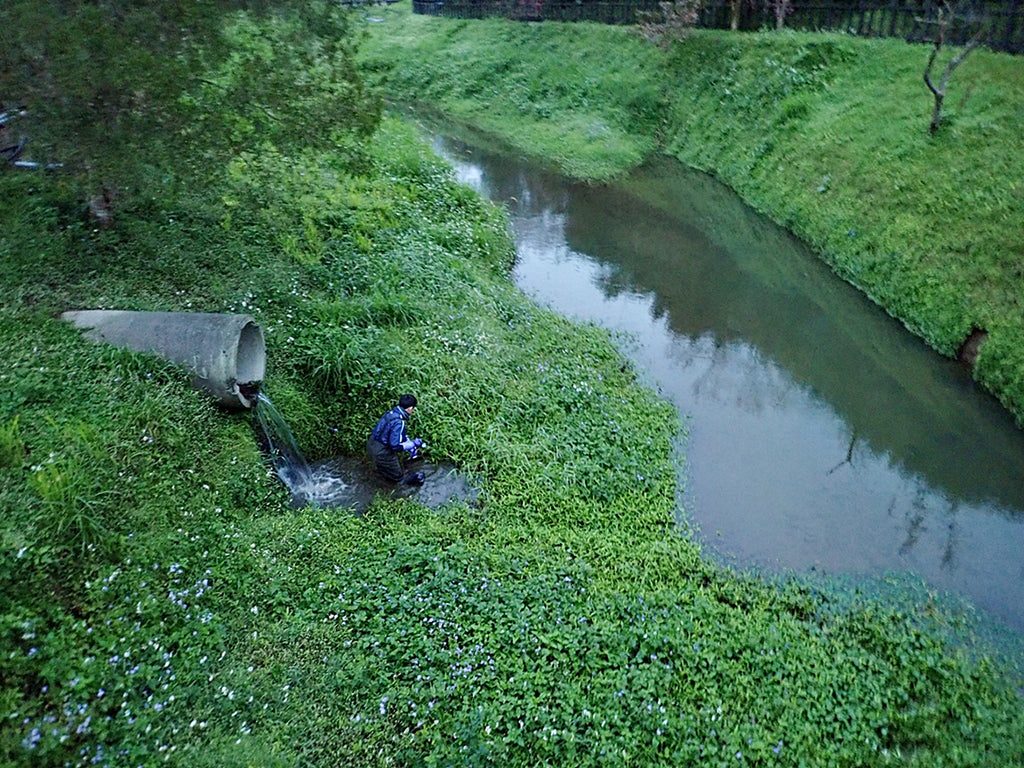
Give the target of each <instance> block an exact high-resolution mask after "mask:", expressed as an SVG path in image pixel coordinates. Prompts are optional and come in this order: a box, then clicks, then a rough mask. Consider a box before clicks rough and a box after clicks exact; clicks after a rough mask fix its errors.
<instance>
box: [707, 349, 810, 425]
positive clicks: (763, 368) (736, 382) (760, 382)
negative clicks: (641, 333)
mask: <svg viewBox="0 0 1024 768" xmlns="http://www.w3.org/2000/svg"><path fill="white" fill-rule="evenodd" d="M689 349H690V350H691V351H692V354H690V355H688V357H689V359H690V360H692V361H693V362H694V364H696V365H703V366H704V371H703V372H702V373H700V374H699V375H698V376H697V377H696V379H695V380H694V383H693V386H692V392H693V395H694V397H699V398H703V399H707V400H710V401H713V402H721V401H723V400H724V399H725V398H729V399H730V405H732V406H733V407H736V408H739V409H740V410H742V411H745V412H747V413H761V412H762V411H764V410H766V409H775V408H778V407H779V406H780V405H782V404H783V403H785V401H786V400H787V398H788V396H789V394H790V393H791V392H793V391H794V390H795V389H796V388H797V387H796V384H795V383H794V382H793V380H792V379H791V378H790V377H789V376H787V375H786V374H785V371H782V370H780V369H779V368H778V366H776V365H773V364H772V363H770V362H768V361H765V360H764V359H763V358H762V357H761V354H760V352H758V350H756V349H754V348H753V347H749V346H747V345H745V344H722V343H719V342H718V341H716V340H715V339H714V337H712V336H711V335H710V334H705V335H704V336H701V337H700V338H699V339H695V340H694V341H693V342H692V343H691V344H690V346H689Z"/></svg>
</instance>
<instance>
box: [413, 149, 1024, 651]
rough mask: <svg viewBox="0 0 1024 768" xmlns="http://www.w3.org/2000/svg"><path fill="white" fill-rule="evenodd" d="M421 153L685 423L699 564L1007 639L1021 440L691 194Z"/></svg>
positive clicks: (955, 379)
mask: <svg viewBox="0 0 1024 768" xmlns="http://www.w3.org/2000/svg"><path fill="white" fill-rule="evenodd" d="M446 131H447V129H445V132H446ZM441 133H442V131H438V130H436V129H428V134H429V138H430V141H432V143H433V146H434V148H435V151H436V152H437V153H438V154H439V155H441V156H442V157H444V158H446V159H447V160H448V161H449V162H451V163H452V165H453V166H454V168H455V172H456V175H457V177H458V179H459V180H460V181H462V182H463V183H465V184H468V185H470V186H472V187H474V188H475V189H477V190H478V191H480V192H481V193H483V194H484V195H486V196H487V197H489V198H491V199H493V200H495V201H498V202H501V203H503V204H504V205H505V206H506V208H507V209H508V211H509V214H510V216H511V222H512V229H513V234H514V238H515V243H516V250H517V262H516V265H515V270H514V278H515V281H516V283H517V284H518V286H519V287H520V288H521V289H522V290H523V291H525V292H526V293H527V294H529V295H530V296H532V297H534V299H535V300H536V301H537V302H539V303H541V304H543V305H546V306H549V307H550V308H552V309H554V310H556V311H558V312H560V313H562V314H565V315H567V316H570V317H573V318H576V319H580V320H585V321H591V322H595V323H597V324H598V325H601V326H603V327H605V328H607V329H609V330H611V331H613V332H615V333H616V335H617V337H618V338H619V341H620V342H621V346H622V349H623V351H624V352H625V353H626V354H627V356H628V357H629V358H631V360H632V361H633V362H634V364H635V365H636V366H637V368H638V369H639V370H640V371H641V372H642V373H643V375H644V376H645V377H646V379H647V380H648V381H649V382H650V383H651V385H652V386H655V387H656V388H657V389H658V390H659V391H660V392H661V393H662V394H663V395H664V397H666V398H667V399H668V400H670V401H671V402H672V403H673V404H674V405H675V406H676V407H677V408H678V410H679V411H680V413H681V414H682V415H683V417H684V418H685V420H686V422H687V424H688V433H689V434H688V437H687V438H686V441H685V446H684V453H685V457H686V468H685V476H684V478H683V481H684V485H685V489H686V490H685V502H684V504H683V506H684V510H683V514H684V515H685V516H686V518H687V519H688V522H689V523H690V525H691V526H692V527H693V528H694V529H695V531H696V535H697V536H698V538H700V539H701V540H702V541H703V542H704V543H705V544H706V546H707V547H709V548H710V549H711V551H712V552H714V553H717V555H718V556H720V557H721V558H723V559H725V560H727V561H728V562H730V563H732V564H734V565H737V566H739V567H751V568H755V569H757V570H760V571H762V572H773V573H787V572H794V571H795V572H804V573H806V572H809V571H818V572H824V573H827V574H848V575H854V576H858V575H861V576H867V577H876V578H877V577H880V576H884V575H885V574H901V575H909V576H910V577H911V578H913V579H917V578H920V579H922V580H923V582H924V584H925V585H926V587H927V588H928V589H934V590H936V591H938V592H940V593H948V594H951V595H955V596H958V597H959V598H962V599H963V600H965V601H968V604H969V605H970V606H976V607H977V610H978V611H979V612H980V613H982V614H983V615H986V616H988V617H992V618H993V619H994V620H995V621H996V622H998V623H1000V624H1002V625H1004V626H1005V627H1008V628H1009V629H1010V631H1011V632H1013V633H1015V634H1024V432H1022V431H1021V430H1019V429H1018V428H1017V427H1016V426H1015V425H1014V423H1013V420H1012V419H1011V418H1010V416H1009V415H1008V414H1007V413H1006V412H1005V411H1004V410H1003V409H1002V408H1001V406H1000V405H999V404H998V403H997V402H996V401H995V399H994V398H992V397H990V396H989V395H987V394H985V393H984V392H982V391H981V390H980V388H979V387H977V386H976V385H975V384H974V382H973V381H972V380H971V377H970V374H969V372H968V371H966V370H965V369H964V368H963V367H961V366H960V365H959V364H958V363H956V362H955V361H951V360H946V359H944V358H942V357H940V356H939V355H937V354H935V353H934V352H932V351H930V350H929V349H927V348H926V347H925V346H924V345H923V344H922V343H921V342H920V341H919V340H918V339H916V338H915V337H913V336H912V335H911V334H910V333H908V332H907V331H906V330H905V329H904V328H903V327H902V326H901V325H899V324H898V323H897V322H895V321H894V320H893V319H892V318H890V317H888V316H887V315H886V314H885V313H884V312H882V311H881V310H880V309H879V308H878V307H876V306H875V305H873V304H871V303H870V302H869V301H868V300H867V299H866V298H865V297H864V296H863V295H862V294H860V293H859V292H858V291H856V290H854V289H853V288H852V287H851V286H849V285H847V284H846V283H844V282H843V281H841V280H840V279H838V278H837V277H836V276H835V275H834V274H833V273H832V272H831V271H830V270H829V269H828V268H827V267H825V266H824V265H823V264H822V262H821V261H820V260H819V259H818V258H816V257H815V255H814V254H813V253H811V252H810V250H809V249H808V248H807V247H806V246H805V245H804V244H802V243H801V242H800V241H798V240H796V239H795V238H793V237H792V236H791V235H789V234H788V233H787V232H786V231H784V230H782V229H781V228H779V227H777V226H775V225H773V224H772V223H771V222H770V221H769V220H767V219H766V218H765V217H763V216H761V215H759V214H757V213H756V212H755V211H753V210H751V209H750V208H749V207H747V206H746V205H745V204H744V203H743V202H742V201H741V200H740V199H739V198H738V197H737V196H736V195H735V194H733V193H732V192H731V191H730V190H729V189H727V188H726V187H724V186H723V185H721V184H719V183H717V182H716V181H715V180H714V179H712V178H710V177H708V176H706V175H703V174H699V173H696V172H692V171H690V170H688V169H686V168H685V167H683V166H682V165H680V164H678V163H675V162H672V161H668V160H662V161H658V162H655V163H653V164H651V165H648V166H646V167H644V168H642V169H640V170H638V171H637V172H636V173H634V174H633V175H632V176H630V177H629V178H628V179H625V180H623V181H622V182H617V183H615V184H614V185H584V184H578V183H573V182H571V181H569V180H567V179H565V178H563V177H561V176H559V175H558V174H555V173H551V172H549V171H546V170H544V169H543V168H541V167H539V166H537V165H534V164H531V163H530V162H528V161H525V160H523V159H521V158H517V157H515V156H514V155H512V154H511V153H509V152H507V151H504V150H501V149H500V148H495V147H494V146H493V145H490V146H488V145H487V144H484V143H482V140H481V139H480V137H472V138H471V140H470V141H466V136H465V134H463V135H461V136H460V138H458V139H455V138H451V137H449V136H443V135H440V134H441ZM848 236H850V237H856V236H857V233H856V232H849V233H848ZM971 610H974V608H973V607H972V608H971Z"/></svg>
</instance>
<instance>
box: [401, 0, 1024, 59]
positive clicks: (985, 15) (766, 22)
mask: <svg viewBox="0 0 1024 768" xmlns="http://www.w3.org/2000/svg"><path fill="white" fill-rule="evenodd" d="M412 7H413V11H414V12H416V13H422V14H428V15H433V16H449V17H453V18H459V19H482V18H485V17H489V16H499V17H503V18H509V19H519V20H522V21H596V22H601V23H604V24H634V23H636V21H637V18H638V16H637V14H638V13H639V12H644V11H646V12H651V11H657V10H658V8H659V3H658V0H634V2H615V1H614V0H413V3H412ZM941 7H942V5H941V3H938V2H935V0H792V2H791V4H790V10H789V13H788V14H787V15H786V16H785V19H784V24H785V26H786V27H788V28H790V29H805V30H816V31H839V32H848V33H850V34H855V35H862V36H870V37H901V38H903V39H905V40H907V41H909V42H925V41H930V40H931V39H932V36H933V34H934V22H935V20H936V19H937V18H938V13H939V10H940V8H941ZM734 23H735V26H736V28H737V29H741V30H753V29H762V28H765V27H769V28H770V27H774V26H775V25H776V19H775V16H774V14H773V12H772V8H771V4H770V3H769V2H766V1H765V0H761V1H760V2H757V1H755V2H751V1H750V0H736V3H735V4H734V3H733V2H732V0H707V2H705V3H704V5H703V7H702V8H701V11H700V20H699V21H698V23H697V26H699V27H704V28H708V29H729V28H731V27H732V26H733V25H734ZM981 26H984V27H985V28H986V29H987V32H986V35H985V38H984V41H985V44H986V45H988V47H990V48H992V49H993V50H997V51H1005V52H1007V53H1014V54H1024V0H1001V1H998V0H977V1H976V2H974V3H971V4H970V5H968V6H963V5H961V6H960V8H959V11H958V14H957V19H956V21H955V23H954V24H952V26H951V27H950V29H949V31H948V33H947V36H946V41H947V42H948V43H949V44H951V45H961V44H963V43H966V42H967V41H968V40H969V39H970V38H971V36H973V35H974V34H975V32H977V30H978V29H979V27H981Z"/></svg>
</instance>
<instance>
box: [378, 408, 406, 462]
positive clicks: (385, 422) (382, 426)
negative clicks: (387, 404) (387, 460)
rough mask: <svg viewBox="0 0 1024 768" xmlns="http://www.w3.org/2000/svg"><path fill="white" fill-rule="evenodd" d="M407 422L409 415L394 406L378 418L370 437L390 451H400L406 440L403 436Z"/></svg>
mask: <svg viewBox="0 0 1024 768" xmlns="http://www.w3.org/2000/svg"><path fill="white" fill-rule="evenodd" d="M408 420H409V414H408V413H406V412H405V410H404V409H403V408H402V407H400V406H397V405H396V406H395V407H394V408H392V409H391V410H390V411H388V412H387V413H385V414H384V415H383V416H381V417H380V421H378V422H377V426H376V427H374V428H373V432H371V433H370V437H371V438H372V439H374V440H376V441H377V442H378V443H381V444H383V445H385V446H387V447H388V448H390V449H391V450H392V451H395V452H397V451H401V450H403V449H402V443H404V442H406V441H407V440H408V438H407V437H406V436H405V422H407V421H408Z"/></svg>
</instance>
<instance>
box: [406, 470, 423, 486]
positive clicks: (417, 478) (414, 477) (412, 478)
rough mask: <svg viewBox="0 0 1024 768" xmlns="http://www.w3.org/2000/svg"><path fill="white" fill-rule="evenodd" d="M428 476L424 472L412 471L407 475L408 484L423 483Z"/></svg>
mask: <svg viewBox="0 0 1024 768" xmlns="http://www.w3.org/2000/svg"><path fill="white" fill-rule="evenodd" d="M426 479H427V478H426V476H425V475H424V474H423V473H422V472H410V473H409V474H408V475H406V476H405V484H406V485H423V482H424V481H425V480H426Z"/></svg>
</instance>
